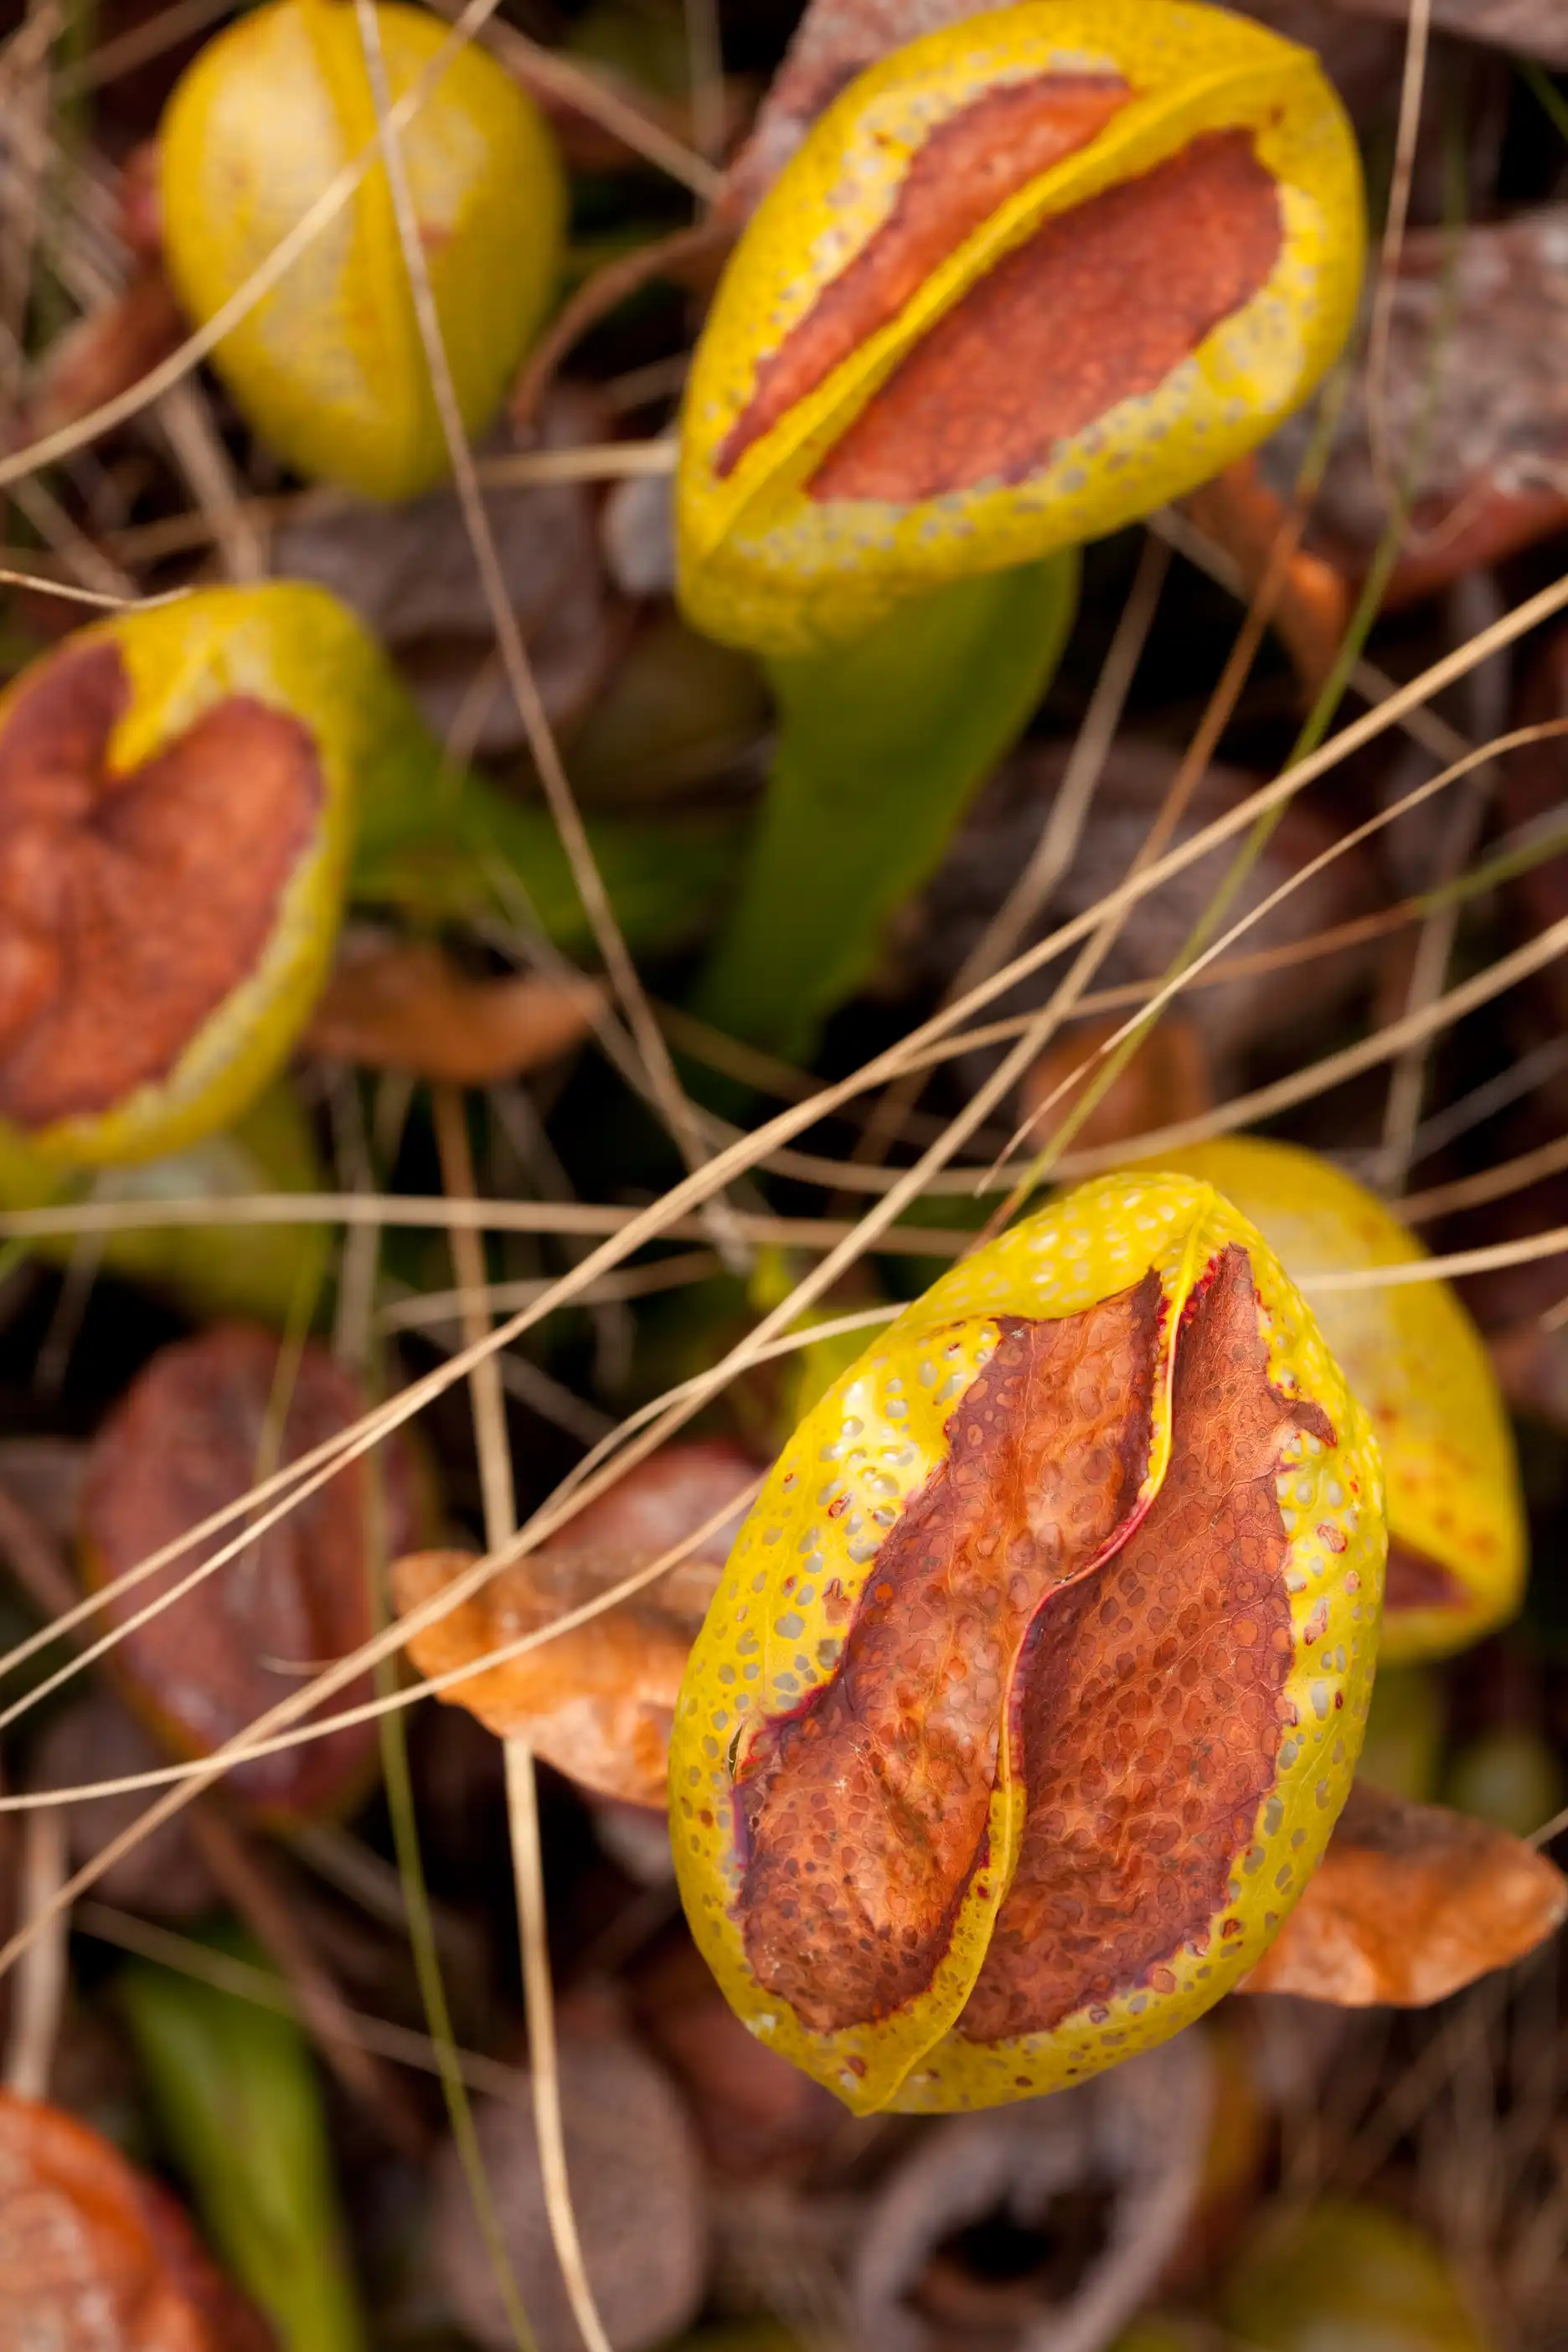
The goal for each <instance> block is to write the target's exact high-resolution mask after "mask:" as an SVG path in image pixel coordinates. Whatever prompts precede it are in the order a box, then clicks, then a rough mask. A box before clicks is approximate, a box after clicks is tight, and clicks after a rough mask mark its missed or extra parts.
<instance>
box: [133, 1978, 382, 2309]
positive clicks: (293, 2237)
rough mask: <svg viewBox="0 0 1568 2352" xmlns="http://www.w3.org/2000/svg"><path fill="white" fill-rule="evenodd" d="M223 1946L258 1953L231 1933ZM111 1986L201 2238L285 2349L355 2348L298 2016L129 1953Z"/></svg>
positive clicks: (350, 2300) (349, 2289) (353, 2297)
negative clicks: (202, 2228) (198, 2217)
mask: <svg viewBox="0 0 1568 2352" xmlns="http://www.w3.org/2000/svg"><path fill="white" fill-rule="evenodd" d="M214 1940H215V1942H216V1940H217V1939H216V1938H215V1939H214ZM222 1948H223V1949H224V1950H226V1952H227V1953H228V1954H229V1955H230V1956H231V1957H233V1956H235V1955H240V1956H242V1957H243V1958H246V1959H247V1960H250V1961H252V1962H256V1961H258V1960H259V1959H260V1958H261V1956H260V1954H259V1953H258V1951H257V1949H256V1948H254V1947H252V1946H250V1945H248V1944H247V1943H246V1942H245V1941H244V1940H243V1939H242V1938H239V1937H226V1938H224V1939H223V1944H222ZM119 1992H120V1998H121V2004H122V2007H123V2011H124V2014H125V2017H126V2019H127V2021H128V2022H129V2024H130V2028H131V2032H132V2039H133V2040H134V2042H135V2044H136V2049H137V2053H138V2055H139V2057H140V2059H141V2061H142V2067H143V2070H144V2071H145V2074H146V2077H147V2081H148V2083H149V2085H150V2086H151V2089H152V2093H153V2102H154V2105H155V2106H156V2109H157V2112H158V2116H159V2120H160V2122H161V2124H162V2126H163V2136H164V2138H165V2140H166V2142H167V2144H168V2147H169V2149H170V2152H171V2153H172V2155H173V2156H174V2160H175V2162H176V2164H177V2166H178V2168H179V2169H180V2171H181V2172H182V2173H183V2175H184V2179H185V2181H186V2183H187V2184H188V2186H189V2189H190V2191H191V2194H192V2197H193V2198H194V2199H195V2203H196V2205H197V2206H198V2208H199V2209H200V2211H201V2214H202V2218H203V2220H204V2221H205V2225H206V2230H207V2234H208V2236H209V2237H210V2238H211V2240H212V2242H213V2244H214V2246H215V2247H216V2249H217V2251H218V2252H219V2253H220V2254H221V2256H222V2257H223V2259H224V2261H225V2263H226V2264H227V2266H228V2268H229V2269H230V2270H231V2271H232V2272H233V2273H234V2275H235V2277H236V2278H237V2279H238V2280H239V2282H240V2284H242V2285H243V2286H244V2287H246V2288H247V2290H248V2292H249V2293H250V2294H251V2295H252V2296H253V2297H254V2298H255V2300H256V2301H257V2302H258V2304H260V2305H261V2306H262V2308H263V2310H265V2311H266V2312H267V2313H268V2316H269V2317H270V2318H271V2320H272V2322H273V2324H274V2326H276V2327H277V2329H278V2333H279V2338H280V2341H281V2344H282V2346H283V2347H284V2352H364V2346H365V2334H364V2326H363V2320H362V2318H361V2315H360V2309H359V2301H358V2296H357V2294H356V2291H355V2288H354V2284H353V2277H352V2274H351V2273H350V2270H349V2264H348V2257H347V2252H346V2248H345V2242H344V2234H343V2227H342V2214H341V2210H340V2207H339V2201H338V2190H337V2182H336V2179H335V2178H334V2176H333V2171H332V2160H331V2148H330V2146H329V2143H328V2138H327V2124H326V2116H325V2112H324V2109H323V2107H322V2104H321V2088H320V2085H319V2084H318V2082H317V2079H316V2070H315V2063H314V2061H313V2059H312V2057H311V2055H310V2048H309V2045H308V2044H307V2042H306V2040H305V2037H304V2035H303V2033H302V2032H300V2028H299V2026H298V2025H296V2024H295V2023H294V2021H293V2020H292V2019H291V2018H288V2017H283V2016H279V2015H277V2014H275V2013H274V2012H273V2011H269V2010H265V2009H261V2008H258V2007H257V2006H256V2004H255V2003H254V2002H251V2001H247V2000H240V1999H239V1998H238V1997H237V1995H235V1994H233V1993H228V1992H221V1991H219V1990H218V1989H217V1988H216V1986H215V1985H208V1984H204V1983H202V1982H200V1981H199V1980H198V1979H193V1978H191V1977H187V1976H182V1975H176V1974H175V1973H174V1970H173V1969H164V1968H159V1967H156V1966H155V1965H153V1963H152V1962H150V1961H144V1960H136V1961H132V1963H130V1964H129V1965H128V1966H127V1967H126V1968H125V1969H123V1970H122V1971H121V1976H120V1979H119Z"/></svg>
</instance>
